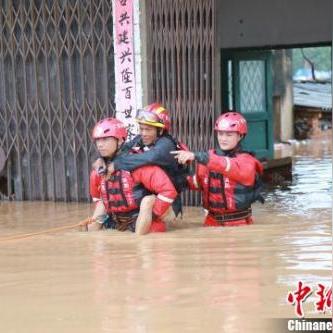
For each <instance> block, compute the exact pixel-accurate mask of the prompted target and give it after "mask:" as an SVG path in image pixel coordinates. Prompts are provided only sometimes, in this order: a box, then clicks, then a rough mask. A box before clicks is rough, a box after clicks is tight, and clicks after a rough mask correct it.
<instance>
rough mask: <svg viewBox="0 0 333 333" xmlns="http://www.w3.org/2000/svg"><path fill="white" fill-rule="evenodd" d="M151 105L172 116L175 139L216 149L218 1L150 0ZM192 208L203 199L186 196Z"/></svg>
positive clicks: (204, 148)
mask: <svg viewBox="0 0 333 333" xmlns="http://www.w3.org/2000/svg"><path fill="white" fill-rule="evenodd" d="M146 4H147V36H148V38H147V39H148V42H147V43H148V45H147V47H148V64H149V74H150V77H149V80H148V82H149V88H148V91H149V92H150V96H149V99H150V101H160V102H162V103H163V104H165V105H166V106H167V107H168V108H169V109H170V111H171V116H172V133H173V134H174V135H176V136H177V138H178V139H179V140H180V141H182V142H184V143H186V144H188V145H189V147H190V149H193V150H207V149H208V148H209V147H213V143H214V134H213V123H214V119H215V116H216V115H215V109H214V105H215V88H214V79H215V75H214V59H215V56H214V51H215V42H214V25H215V23H214V20H215V16H214V15H215V11H214V1H213V0H147V1H146ZM185 199H186V203H187V204H198V203H199V196H198V195H195V194H193V193H187V194H186V198H185Z"/></svg>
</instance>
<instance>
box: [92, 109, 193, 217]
mask: <svg viewBox="0 0 333 333" xmlns="http://www.w3.org/2000/svg"><path fill="white" fill-rule="evenodd" d="M135 120H136V121H137V123H138V124H139V131H140V134H139V135H137V136H136V137H134V139H133V140H131V141H129V142H126V143H125V144H123V145H122V147H121V150H120V152H119V154H117V156H116V157H115V158H114V159H113V160H112V161H109V162H108V165H107V168H106V164H105V160H104V159H103V158H99V159H97V161H96V162H95V163H94V164H93V167H94V168H95V169H96V170H98V169H100V170H106V169H107V170H108V172H109V174H110V173H112V172H113V171H115V170H126V171H133V170H136V169H137V168H139V167H142V166H145V165H158V166H159V167H161V168H162V169H163V170H164V171H165V172H166V173H167V175H168V176H169V178H170V180H171V181H172V183H173V184H174V186H175V188H176V190H177V192H178V196H177V198H176V199H175V200H174V202H173V204H172V208H173V213H174V220H175V218H176V217H177V215H178V214H179V213H180V212H181V211H182V204H181V197H180V194H181V191H182V190H183V189H184V188H185V187H186V186H187V182H186V176H187V175H188V170H187V169H188V168H187V167H185V166H183V165H181V164H179V163H178V162H177V160H175V159H174V158H173V156H172V155H171V154H170V151H173V150H177V149H187V147H186V146H185V145H184V144H181V143H179V142H178V141H177V140H176V139H175V138H173V137H172V136H171V135H170V127H171V123H170V114H169V111H168V110H167V109H166V108H165V107H164V106H163V105H161V104H159V103H152V104H149V105H147V106H145V107H144V108H142V109H139V110H137V113H136V117H135Z"/></svg>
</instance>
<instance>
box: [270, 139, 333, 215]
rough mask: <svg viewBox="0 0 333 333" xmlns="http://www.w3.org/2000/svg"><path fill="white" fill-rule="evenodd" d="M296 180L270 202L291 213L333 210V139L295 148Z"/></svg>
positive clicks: (279, 191) (286, 185)
mask: <svg viewBox="0 0 333 333" xmlns="http://www.w3.org/2000/svg"><path fill="white" fill-rule="evenodd" d="M294 156H295V157H294V160H293V180H292V182H285V183H283V184H281V185H280V187H278V188H276V189H275V190H273V191H270V193H269V194H268V196H267V197H268V202H272V203H273V204H274V205H275V206H276V207H279V209H281V210H283V211H285V212H288V214H289V213H291V214H292V213H297V214H301V215H307V214H311V211H312V210H315V209H321V208H331V207H332V143H331V138H323V139H317V140H313V141H312V142H311V144H309V143H306V142H305V143H301V144H299V145H298V146H296V147H295V148H294Z"/></svg>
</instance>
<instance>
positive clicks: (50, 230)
mask: <svg viewBox="0 0 333 333" xmlns="http://www.w3.org/2000/svg"><path fill="white" fill-rule="evenodd" d="M93 221H94V219H92V218H91V217H88V218H87V219H85V220H83V221H81V222H79V223H76V224H72V225H65V226H62V227H57V228H52V229H47V230H42V231H37V232H31V233H28V234H21V235H14V236H8V237H4V238H0V242H6V241H11V240H19V239H24V238H28V237H33V236H38V235H44V234H49V233H52V232H58V231H62V230H66V229H74V228H76V227H86V228H87V227H88V224H90V223H92V222H93Z"/></svg>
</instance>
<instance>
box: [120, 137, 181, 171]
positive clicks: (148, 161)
mask: <svg viewBox="0 0 333 333" xmlns="http://www.w3.org/2000/svg"><path fill="white" fill-rule="evenodd" d="M175 149H176V146H175V144H174V143H173V142H172V141H171V140H170V139H168V138H166V137H162V138H160V139H158V140H157V141H156V143H155V145H154V146H152V147H151V149H150V150H148V151H145V152H143V153H141V154H130V153H127V152H124V153H122V154H120V155H119V156H117V157H116V158H115V159H114V160H113V163H114V168H115V170H126V171H133V170H135V169H137V168H139V167H141V166H145V165H152V164H154V165H158V166H160V167H168V166H170V165H174V164H175V163H176V162H175V158H174V157H173V155H171V154H170V151H172V150H175Z"/></svg>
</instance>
